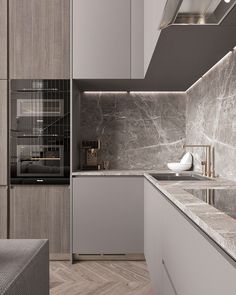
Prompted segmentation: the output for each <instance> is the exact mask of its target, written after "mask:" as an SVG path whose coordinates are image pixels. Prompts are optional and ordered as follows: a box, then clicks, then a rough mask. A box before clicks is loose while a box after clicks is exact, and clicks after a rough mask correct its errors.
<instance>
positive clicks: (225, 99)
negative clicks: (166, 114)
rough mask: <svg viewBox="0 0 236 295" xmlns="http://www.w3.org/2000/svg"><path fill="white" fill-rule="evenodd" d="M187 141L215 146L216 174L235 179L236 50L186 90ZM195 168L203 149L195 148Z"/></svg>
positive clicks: (198, 167) (201, 156) (197, 166)
mask: <svg viewBox="0 0 236 295" xmlns="http://www.w3.org/2000/svg"><path fill="white" fill-rule="evenodd" d="M186 141H187V143H190V144H211V145H213V146H214V147H215V166H216V174H218V175H219V176H221V177H225V178H227V179H230V180H235V181H236V164H235V159H236V51H235V50H234V51H233V52H232V54H230V55H228V56H227V57H226V58H224V59H223V60H222V61H221V62H220V63H219V64H218V65H216V66H215V67H214V68H213V69H212V70H211V71H209V73H208V74H207V75H206V76H204V77H203V78H202V79H201V80H200V81H199V82H198V83H197V84H196V85H195V86H193V87H192V88H191V89H190V90H189V91H188V92H187V112H186ZM192 151H193V153H194V157H195V159H196V161H195V164H196V169H197V170H199V169H200V161H201V159H203V158H204V155H203V152H202V151H201V150H200V149H198V150H192Z"/></svg>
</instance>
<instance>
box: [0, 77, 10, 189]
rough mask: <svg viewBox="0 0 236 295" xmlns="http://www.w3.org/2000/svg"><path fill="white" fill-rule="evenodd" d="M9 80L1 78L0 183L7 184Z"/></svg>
mask: <svg viewBox="0 0 236 295" xmlns="http://www.w3.org/2000/svg"><path fill="white" fill-rule="evenodd" d="M7 129H8V127H7V80H0V185H7V149H8V147H7Z"/></svg>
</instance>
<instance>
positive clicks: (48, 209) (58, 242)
mask: <svg viewBox="0 0 236 295" xmlns="http://www.w3.org/2000/svg"><path fill="white" fill-rule="evenodd" d="M69 207H70V194H69V187H68V186H62V185H61V186H58V185H57V186H15V187H13V188H11V190H10V237H11V238H15V239H18V238H20V239H39V238H46V239H49V247H50V254H68V253H69V231H70V228H69V222H70V220H69V219H70V218H69V214H70V209H69Z"/></svg>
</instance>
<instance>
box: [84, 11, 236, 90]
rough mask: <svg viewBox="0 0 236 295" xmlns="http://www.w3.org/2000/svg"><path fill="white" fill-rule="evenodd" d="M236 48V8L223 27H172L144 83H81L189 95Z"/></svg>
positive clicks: (90, 87) (88, 86)
mask: <svg viewBox="0 0 236 295" xmlns="http://www.w3.org/2000/svg"><path fill="white" fill-rule="evenodd" d="M235 46H236V7H234V9H233V10H232V11H231V12H230V13H229V14H228V16H227V17H226V19H225V20H224V21H223V22H222V24H221V25H219V26H215V25H202V26H199V25H198V26H196V25H172V26H170V27H168V28H166V29H164V30H163V31H162V32H161V35H160V38H159V40H158V43H157V46H156V49H155V52H154V54H153V57H152V60H151V63H150V66H149V69H148V71H147V74H146V77H145V79H143V80H136V79H135V80H129V79H127V80H109V79H106V80H80V81H79V87H80V90H82V91H83V90H87V91H89V90H90V91H103V90H104V91H105V90H113V91H114V90H116V91H120V90H127V91H129V90H133V91H186V90H187V89H188V88H189V87H190V86H191V85H192V84H193V83H194V82H196V81H197V80H198V79H199V78H200V77H201V76H202V75H203V74H204V73H205V72H206V71H208V70H209V69H210V68H211V67H212V66H213V65H214V64H216V63H217V62H218V61H219V60H220V59H221V58H222V57H223V56H224V55H225V54H227V53H228V52H229V51H230V50H232V49H233V48H234V47H235Z"/></svg>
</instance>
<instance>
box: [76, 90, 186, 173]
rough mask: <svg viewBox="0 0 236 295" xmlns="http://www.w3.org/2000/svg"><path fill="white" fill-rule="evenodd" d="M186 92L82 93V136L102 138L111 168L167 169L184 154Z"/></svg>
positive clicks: (104, 156) (105, 157)
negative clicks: (168, 164)
mask: <svg viewBox="0 0 236 295" xmlns="http://www.w3.org/2000/svg"><path fill="white" fill-rule="evenodd" d="M185 123H186V94H184V93H104V92H103V93H102V92H101V93H83V94H82V95H81V122H80V126H81V135H82V139H88V140H89V139H96V138H99V139H100V140H101V152H100V160H101V161H104V160H106V161H110V169H112V170H114V169H116V170H128V169H135V170H138V169H141V170H145V169H146V170H147V169H148V170H150V169H163V168H166V163H167V162H173V161H176V160H178V159H179V158H180V156H181V155H182V154H183V149H182V144H183V141H184V140H185V129H186V125H185Z"/></svg>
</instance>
